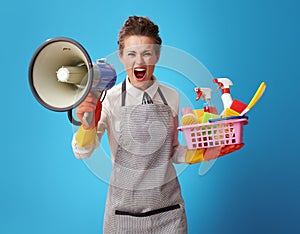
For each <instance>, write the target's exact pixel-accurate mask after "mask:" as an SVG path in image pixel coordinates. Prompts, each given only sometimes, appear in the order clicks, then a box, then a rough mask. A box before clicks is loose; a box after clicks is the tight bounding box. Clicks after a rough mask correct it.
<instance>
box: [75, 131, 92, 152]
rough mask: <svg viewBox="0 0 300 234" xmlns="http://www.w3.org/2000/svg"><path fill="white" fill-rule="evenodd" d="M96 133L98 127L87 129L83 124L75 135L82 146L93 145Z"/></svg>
mask: <svg viewBox="0 0 300 234" xmlns="http://www.w3.org/2000/svg"><path fill="white" fill-rule="evenodd" d="M96 134H97V128H93V129H91V130H85V129H84V128H83V127H82V126H80V128H79V129H78V131H77V133H76V135H75V140H76V143H77V145H78V146H79V147H81V148H85V147H89V146H92V145H93V144H94V142H95V137H96Z"/></svg>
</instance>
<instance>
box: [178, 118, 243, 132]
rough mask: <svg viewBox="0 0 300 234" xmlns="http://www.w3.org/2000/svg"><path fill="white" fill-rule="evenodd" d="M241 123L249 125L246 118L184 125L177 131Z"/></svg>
mask: <svg viewBox="0 0 300 234" xmlns="http://www.w3.org/2000/svg"><path fill="white" fill-rule="evenodd" d="M238 122H241V123H243V124H244V125H246V124H248V120H247V119H246V118H241V119H230V120H220V121H215V122H211V123H210V122H206V123H199V124H192V125H183V126H179V127H178V128H177V129H178V130H184V129H187V128H195V127H203V126H212V125H216V124H222V123H227V124H228V123H238Z"/></svg>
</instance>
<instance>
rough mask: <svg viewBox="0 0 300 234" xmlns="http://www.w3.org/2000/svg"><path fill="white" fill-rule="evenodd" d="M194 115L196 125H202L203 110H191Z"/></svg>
mask: <svg viewBox="0 0 300 234" xmlns="http://www.w3.org/2000/svg"><path fill="white" fill-rule="evenodd" d="M193 113H194V115H196V117H197V120H198V123H202V119H203V115H204V109H196V110H193Z"/></svg>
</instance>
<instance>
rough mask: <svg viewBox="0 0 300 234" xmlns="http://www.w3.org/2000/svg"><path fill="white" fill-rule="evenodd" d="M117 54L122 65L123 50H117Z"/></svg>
mask: <svg viewBox="0 0 300 234" xmlns="http://www.w3.org/2000/svg"><path fill="white" fill-rule="evenodd" d="M118 56H119V59H120V61H121V63H122V64H123V65H124V59H123V51H121V50H118Z"/></svg>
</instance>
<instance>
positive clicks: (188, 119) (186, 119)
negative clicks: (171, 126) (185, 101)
mask: <svg viewBox="0 0 300 234" xmlns="http://www.w3.org/2000/svg"><path fill="white" fill-rule="evenodd" d="M181 114H182V118H181V120H180V124H181V125H183V126H184V125H193V124H197V123H198V119H197V117H196V115H195V114H194V113H193V110H192V109H191V108H190V107H184V108H182V110H181Z"/></svg>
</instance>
